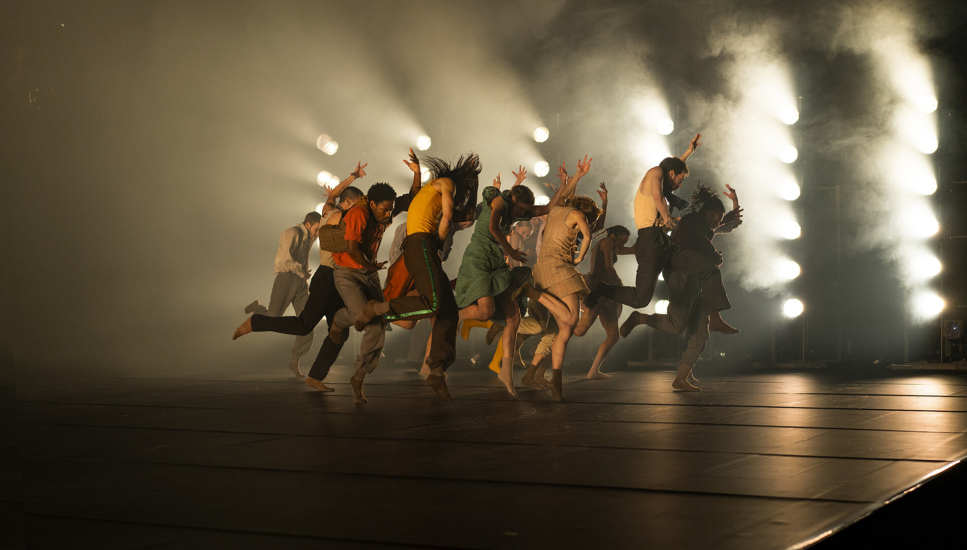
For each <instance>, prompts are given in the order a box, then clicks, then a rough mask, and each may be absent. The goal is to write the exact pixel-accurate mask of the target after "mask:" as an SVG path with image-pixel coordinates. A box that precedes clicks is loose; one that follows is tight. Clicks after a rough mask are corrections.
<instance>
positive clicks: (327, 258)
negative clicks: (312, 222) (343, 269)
mask: <svg viewBox="0 0 967 550" xmlns="http://www.w3.org/2000/svg"><path fill="white" fill-rule="evenodd" d="M336 212H342V213H343V214H345V212H343V211H342V210H340V209H339V208H333V209H332V210H330V211H329V212H327V213H326V217H325V218H324V219H323V220H322V223H323V225H326V224H328V223H329V218H331V217H332V215H333V214H335V213H336ZM319 265H320V266H323V265H325V266H329V267H331V268H333V269H336V262H334V261H333V260H332V252H329V251H328V250H323V249H321V248H320V249H319Z"/></svg>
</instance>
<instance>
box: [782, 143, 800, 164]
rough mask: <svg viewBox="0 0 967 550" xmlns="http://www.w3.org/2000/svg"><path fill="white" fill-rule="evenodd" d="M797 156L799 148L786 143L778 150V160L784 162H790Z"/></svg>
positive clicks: (794, 160)
mask: <svg viewBox="0 0 967 550" xmlns="http://www.w3.org/2000/svg"><path fill="white" fill-rule="evenodd" d="M798 158H799V149H796V148H795V147H793V146H792V145H786V146H785V147H783V148H782V150H781V151H779V160H781V161H782V162H785V163H786V164H792V163H794V162H796V159H798Z"/></svg>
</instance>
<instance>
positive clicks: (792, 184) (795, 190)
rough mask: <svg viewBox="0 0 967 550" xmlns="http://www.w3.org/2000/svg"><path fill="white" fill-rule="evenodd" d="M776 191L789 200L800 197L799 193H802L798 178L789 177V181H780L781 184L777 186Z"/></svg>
mask: <svg viewBox="0 0 967 550" xmlns="http://www.w3.org/2000/svg"><path fill="white" fill-rule="evenodd" d="M776 192H777V193H778V194H779V197H781V198H783V199H785V200H787V201H794V200H796V199H798V198H799V193H801V190H800V189H799V184H798V183H796V180H795V179H793V178H789V179H788V180H787V181H783V182H780V183H779V185H778V186H776Z"/></svg>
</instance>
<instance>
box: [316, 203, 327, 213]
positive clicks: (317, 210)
mask: <svg viewBox="0 0 967 550" xmlns="http://www.w3.org/2000/svg"><path fill="white" fill-rule="evenodd" d="M325 206H326V203H324V202H320V203H319V204H317V205H316V212H318V213H320V214H322V209H323V207H325Z"/></svg>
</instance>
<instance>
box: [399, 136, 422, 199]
mask: <svg viewBox="0 0 967 550" xmlns="http://www.w3.org/2000/svg"><path fill="white" fill-rule="evenodd" d="M403 164H405V165H406V166H407V167H408V168H409V169H410V170H411V171H413V183H412V184H411V185H410V196H413V197H415V196H416V194H417V193H419V192H420V188H421V187H423V185H422V182H423V180H422V179H420V175H421V174H420V159H418V158H417V157H416V153H414V152H413V148H412V147H411V148H410V158H408V159H403Z"/></svg>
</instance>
